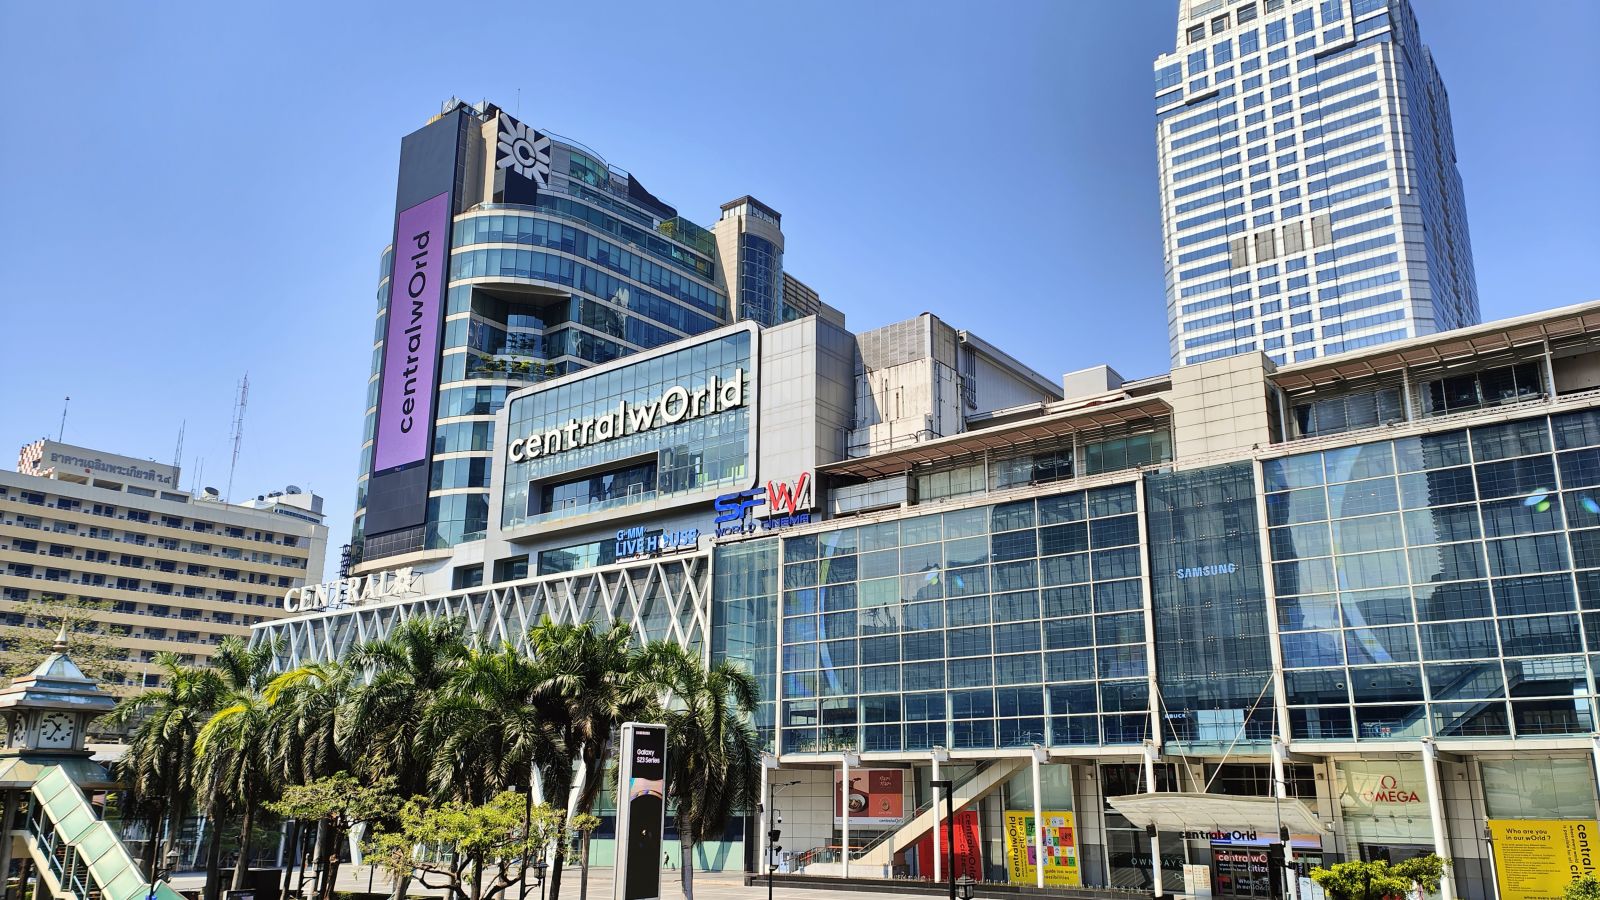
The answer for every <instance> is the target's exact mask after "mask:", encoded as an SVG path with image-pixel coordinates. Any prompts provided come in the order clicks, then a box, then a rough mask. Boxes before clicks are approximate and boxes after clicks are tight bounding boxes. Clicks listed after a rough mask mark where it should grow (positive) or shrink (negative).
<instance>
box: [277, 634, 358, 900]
mask: <svg viewBox="0 0 1600 900" xmlns="http://www.w3.org/2000/svg"><path fill="white" fill-rule="evenodd" d="M357 674H358V673H357V671H356V670H355V669H354V668H353V667H351V666H350V665H349V664H348V663H344V662H326V663H307V664H306V665H302V666H299V667H297V668H295V669H291V670H290V671H288V672H285V673H283V674H282V675H279V676H278V677H276V678H274V679H272V681H271V682H270V683H268V684H267V687H266V690H265V691H264V692H263V696H264V697H265V699H266V701H267V703H268V704H269V705H270V706H271V707H272V716H273V726H274V727H273V728H272V745H271V746H270V747H269V748H268V752H269V754H270V756H271V761H272V766H273V768H274V769H275V770H276V771H277V773H278V777H280V778H281V779H282V780H283V783H284V784H302V785H303V784H309V783H310V782H312V781H316V780H317V779H319V778H326V777H328V776H330V775H334V774H336V773H339V772H344V771H346V770H347V769H348V768H349V765H348V757H347V755H346V753H345V751H344V740H343V739H344V734H343V725H344V722H345V719H346V718H347V715H346V710H347V708H348V706H349V703H350V697H351V694H352V693H353V691H354V687H355V684H356V680H357ZM317 830H318V836H319V837H327V835H326V834H325V829H324V828H323V825H322V823H320V822H319V823H318V825H317ZM288 838H289V839H288V846H289V847H290V848H292V849H291V850H290V864H289V866H288V867H286V870H285V871H284V884H283V886H284V891H285V892H287V891H288V889H289V886H290V884H291V881H290V879H291V872H292V870H293V869H294V857H295V856H297V855H298V853H299V850H298V848H299V846H300V840H301V839H300V822H299V821H295V822H293V823H292V824H291V826H290V828H289V835H288ZM326 849H327V848H326V847H322V846H319V848H318V852H317V855H318V859H319V860H320V859H325V858H326V854H325V850H326ZM334 870H335V872H337V864H335V866H334ZM302 874H303V873H302ZM323 885H324V887H325V889H326V890H328V891H331V889H332V879H331V878H330V877H324V878H323Z"/></svg>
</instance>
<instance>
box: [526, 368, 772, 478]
mask: <svg viewBox="0 0 1600 900" xmlns="http://www.w3.org/2000/svg"><path fill="white" fill-rule="evenodd" d="M744 401H745V398H744V369H735V370H734V372H733V377H732V378H718V377H717V376H715V375H713V376H711V378H710V379H709V380H708V381H707V382H706V383H705V384H704V385H702V386H700V387H697V388H692V389H691V388H686V387H684V386H682V385H673V386H672V387H670V388H667V389H666V390H665V391H664V392H662V394H661V396H659V397H657V398H655V399H654V400H651V401H649V402H648V403H629V402H628V401H626V400H621V401H618V403H617V406H616V408H615V409H613V410H612V411H610V412H608V413H603V414H601V415H598V416H590V417H589V418H587V419H569V420H568V421H567V422H566V424H564V425H557V426H556V427H554V428H551V429H548V430H546V431H540V432H535V433H533V434H529V435H525V436H523V437H519V438H517V439H515V440H513V441H512V442H511V443H510V444H509V445H507V447H506V459H507V460H508V461H510V462H514V463H519V462H531V461H533V460H535V459H539V458H540V457H546V456H554V455H555V454H557V453H565V452H566V451H568V450H574V449H577V448H578V447H591V446H594V445H595V444H603V443H605V442H606V441H613V440H616V439H617V438H620V437H626V436H628V435H631V434H643V433H645V432H647V431H653V430H655V429H657V428H662V427H664V426H667V425H676V424H678V423H679V422H687V421H689V420H690V419H697V418H700V417H701V416H710V415H715V414H717V413H722V412H727V411H729V410H732V409H737V408H739V407H741V406H743V405H744Z"/></svg>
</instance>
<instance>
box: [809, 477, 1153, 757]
mask: <svg viewBox="0 0 1600 900" xmlns="http://www.w3.org/2000/svg"><path fill="white" fill-rule="evenodd" d="M1137 503H1138V492H1137V490H1136V488H1135V486H1134V485H1133V484H1131V483H1130V484H1123V485H1117V486H1114V487H1105V488H1096V489H1094V490H1090V491H1087V492H1085V491H1076V492H1073V493H1064V494H1059V495H1056V496H1048V497H1040V498H1038V499H1030V500H1023V501H1018V502H1013V503H1004V504H997V505H993V506H979V507H972V508H968V509H963V510H958V511H952V512H947V513H940V514H934V515H926V516H920V517H916V518H909V519H905V520H903V521H898V522H886V523H880V524H876V525H865V526H860V527H850V528H842V529H839V530H836V531H829V532H823V533H819V534H811V535H801V536H795V537H790V538H784V539H783V573H782V584H783V614H784V615H783V625H782V629H781V641H782V644H781V650H782V652H781V657H780V664H781V667H782V668H781V675H782V683H781V686H780V689H781V691H782V698H781V699H782V708H781V711H780V716H779V719H780V724H781V726H782V750H783V752H785V753H795V752H813V751H823V750H839V749H853V748H857V747H859V748H860V749H861V750H926V749H928V748H931V747H934V746H946V747H950V748H952V749H975V748H993V747H1027V746H1029V745H1031V744H1034V743H1053V744H1100V743H1107V744H1137V743H1138V742H1140V741H1142V740H1144V739H1145V738H1147V737H1149V736H1150V713H1149V710H1150V706H1149V704H1150V697H1149V681H1148V678H1147V674H1148V673H1147V660H1146V651H1145V621H1144V615H1143V613H1142V612H1141V608H1142V606H1143V600H1142V592H1141V588H1140V586H1141V580H1140V568H1141V552H1140V548H1139V531H1140V529H1139V516H1138V510H1137Z"/></svg>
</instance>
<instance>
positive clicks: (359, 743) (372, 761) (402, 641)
mask: <svg viewBox="0 0 1600 900" xmlns="http://www.w3.org/2000/svg"><path fill="white" fill-rule="evenodd" d="M466 656H467V644H466V640H465V639H464V638H463V636H462V623H461V620H460V619H457V618H439V617H427V618H422V617H418V618H411V619H407V620H405V621H404V622H401V623H400V624H399V625H397V626H396V627H395V628H394V629H393V630H392V631H390V632H389V635H388V636H387V637H385V638H383V639H382V640H377V641H368V642H366V643H362V644H357V645H356V646H355V647H354V648H353V649H352V650H351V652H350V655H349V664H350V666H351V667H352V668H353V669H356V670H360V671H362V672H364V673H365V674H366V675H367V680H366V681H365V682H364V683H362V684H359V685H357V686H356V687H355V688H354V689H353V690H352V691H351V694H350V699H349V704H348V707H347V709H346V711H345V713H346V714H345V717H344V721H343V722H342V723H341V726H342V732H343V737H342V741H343V743H344V745H345V746H347V747H356V748H360V752H359V753H355V754H351V759H350V763H351V768H352V770H353V771H355V772H356V773H357V774H359V775H362V776H364V777H367V778H377V777H384V776H388V777H392V778H394V780H395V788H396V791H397V792H398V793H399V794H400V796H401V797H413V796H416V795H418V794H427V793H431V792H432V784H431V783H430V782H429V769H430V767H431V765H432V758H433V748H434V747H435V746H437V741H436V740H435V739H434V735H433V734H432V733H431V730H430V728H431V725H432V724H433V719H432V717H431V715H430V709H431V707H432V704H433V701H434V699H435V698H436V697H437V696H438V695H439V694H440V693H441V692H442V691H443V690H444V687H445V684H446V683H447V682H448V681H449V680H450V678H451V676H452V674H453V673H454V672H455V670H456V669H458V668H460V666H461V664H462V661H463V660H465V659H466Z"/></svg>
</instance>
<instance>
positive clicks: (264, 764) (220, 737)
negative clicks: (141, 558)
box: [194, 637, 281, 898]
mask: <svg viewBox="0 0 1600 900" xmlns="http://www.w3.org/2000/svg"><path fill="white" fill-rule="evenodd" d="M280 643H281V642H276V643H270V644H259V645H257V646H255V647H247V646H245V643H244V642H243V641H242V640H240V639H238V638H233V637H230V638H227V639H226V640H224V641H223V642H222V645H221V647H220V648H219V649H218V650H217V655H216V656H214V657H213V658H212V664H213V665H215V666H216V667H217V668H218V670H220V671H221V673H222V676H223V678H224V680H225V681H226V682H227V685H228V694H227V696H226V698H225V699H224V701H223V706H222V708H221V709H219V710H218V711H217V712H216V714H215V715H213V716H212V717H211V719H210V721H208V722H206V724H205V726H204V727H203V728H201V729H200V734H199V735H198V736H197V737H196V738H195V744H194V747H195V756H196V762H197V771H198V772H199V775H200V783H201V789H202V792H203V793H204V795H205V797H206V801H207V806H208V808H209V811H210V813H211V818H212V828H213V832H212V834H213V847H215V846H216V844H217V838H216V836H217V835H220V834H221V831H220V828H219V825H220V823H221V821H222V817H223V815H224V814H226V813H230V812H234V811H237V812H239V813H240V825H239V859H238V861H237V862H236V863H235V864H234V868H233V889H234V890H236V891H238V890H243V889H244V888H245V882H246V875H247V874H248V872H249V870H250V829H251V828H253V827H254V826H255V817H256V813H257V811H258V810H259V809H260V808H261V804H262V803H264V802H266V801H268V800H271V799H273V796H274V794H275V792H276V790H277V787H278V784H279V780H278V778H277V774H278V773H277V772H276V771H275V770H274V768H273V765H272V753H271V747H272V744H273V730H274V721H273V710H272V704H271V703H270V702H268V700H267V698H266V688H267V684H268V683H269V682H270V680H271V678H272V663H273V660H274V658H275V657H276V656H277V654H278V651H279V649H280V647H279V644H280ZM217 865H218V860H217V857H216V854H215V853H213V854H212V858H211V859H209V860H208V861H207V878H206V890H207V892H208V893H209V894H210V896H211V897H212V898H214V897H215V896H216V894H215V892H216V891H217V890H218V889H219V888H220V887H221V878H219V877H212V876H213V873H214V872H216V869H217Z"/></svg>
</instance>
